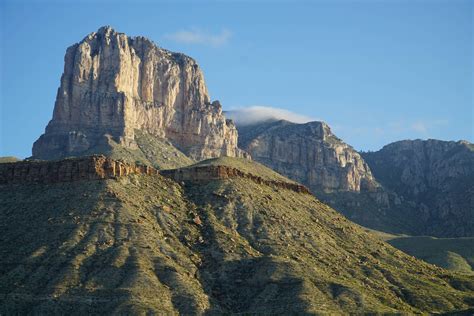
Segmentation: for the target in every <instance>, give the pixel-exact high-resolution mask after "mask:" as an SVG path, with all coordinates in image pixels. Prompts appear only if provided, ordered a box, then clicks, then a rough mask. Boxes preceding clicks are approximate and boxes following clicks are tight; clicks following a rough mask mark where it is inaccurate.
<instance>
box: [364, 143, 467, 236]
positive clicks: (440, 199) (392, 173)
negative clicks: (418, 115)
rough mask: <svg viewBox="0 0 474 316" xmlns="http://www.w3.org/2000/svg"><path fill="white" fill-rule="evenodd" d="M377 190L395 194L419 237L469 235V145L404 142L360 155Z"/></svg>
mask: <svg viewBox="0 0 474 316" xmlns="http://www.w3.org/2000/svg"><path fill="white" fill-rule="evenodd" d="M362 155H363V157H364V159H365V160H366V161H367V163H368V164H369V166H370V168H371V169H372V171H373V172H374V175H375V177H376V179H377V180H378V181H379V182H380V183H381V184H383V186H384V187H385V188H387V189H389V190H391V191H393V192H395V193H396V194H397V195H398V197H399V200H400V201H402V202H403V204H404V205H405V208H409V209H410V212H411V214H410V216H411V218H412V221H413V222H415V223H417V226H418V227H419V228H420V229H421V230H420V232H419V234H426V235H434V236H442V237H457V236H474V145H473V144H471V143H469V142H466V141H459V142H453V141H449V142H448V141H440V140H434V139H430V140H426V141H422V140H413V141H410V140H404V141H399V142H395V143H392V144H389V145H387V146H385V147H383V148H382V149H381V150H379V151H377V152H369V153H363V154H362Z"/></svg>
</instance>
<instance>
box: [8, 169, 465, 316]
mask: <svg viewBox="0 0 474 316" xmlns="http://www.w3.org/2000/svg"><path fill="white" fill-rule="evenodd" d="M226 164H227V166H226V167H227V168H231V167H232V168H235V167H237V166H239V165H242V164H246V165H247V166H246V167H245V168H246V169H247V171H250V170H254V172H255V173H256V174H255V176H254V177H242V176H240V175H233V176H229V177H226V178H213V179H209V180H206V179H199V180H197V181H193V179H189V181H184V182H182V183H180V184H178V183H176V182H174V181H172V180H170V179H167V178H165V177H163V176H161V175H158V174H154V175H146V174H133V173H130V174H128V175H127V176H116V177H111V178H106V179H102V180H81V181H68V182H56V183H42V184H39V183H35V182H34V181H29V182H23V183H20V182H17V183H13V184H2V185H1V186H0V199H1V200H2V204H1V205H0V225H1V229H2V242H1V243H0V254H1V256H0V269H1V270H0V314H16V313H21V314H23V313H36V314H52V313H61V314H65V313H67V314H85V313H111V312H115V313H150V312H159V313H165V314H169V313H181V314H204V313H208V314H222V313H265V314H275V313H286V314H287V313H349V312H359V313H360V312H364V313H368V312H397V311H399V312H405V313H415V312H422V311H423V312H445V311H455V310H457V311H459V310H466V309H468V308H469V307H472V306H474V278H473V277H469V276H465V275H464V276H463V275H456V274H453V273H450V272H448V271H446V270H443V269H440V268H437V267H435V266H432V265H429V264H426V263H423V262H421V261H419V260H416V259H414V258H412V257H411V256H407V255H405V254H404V253H402V252H400V251H398V250H396V249H394V248H393V247H391V246H390V245H388V244H386V243H384V242H382V241H380V240H379V239H378V238H376V237H375V236H372V235H371V234H367V233H366V232H365V231H364V230H363V229H362V228H360V227H359V226H357V225H355V224H353V223H351V222H350V221H348V220H347V219H345V218H344V217H342V216H341V215H339V214H338V213H337V212H336V211H334V210H333V209H331V208H330V207H328V206H327V205H324V204H323V203H321V202H320V201H318V200H317V199H315V198H314V197H313V196H312V195H311V194H308V193H304V192H296V191H294V190H292V189H287V188H285V187H283V186H277V185H276V183H277V182H270V180H268V181H267V182H262V181H260V180H258V179H261V178H263V177H265V175H264V174H259V173H258V169H259V167H254V166H252V164H253V163H252V162H250V161H242V160H239V161H237V162H236V164H235V165H233V164H232V161H229V160H227V162H226ZM200 167H202V166H200ZM130 170H132V171H133V170H135V169H133V168H131V169H130ZM137 170H138V169H137ZM140 170H141V169H140ZM255 170H257V171H255ZM132 171H131V172H132ZM176 172H179V170H178V171H176ZM226 174H227V175H229V174H230V173H226ZM245 174H247V173H245ZM168 176H170V174H168ZM24 179H34V178H32V177H24ZM282 181H283V180H282ZM278 183H280V182H278ZM289 188H294V187H293V186H289Z"/></svg>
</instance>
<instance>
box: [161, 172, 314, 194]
mask: <svg viewBox="0 0 474 316" xmlns="http://www.w3.org/2000/svg"><path fill="white" fill-rule="evenodd" d="M160 174H161V175H163V176H164V177H167V178H170V179H172V180H174V181H176V182H192V183H200V182H209V181H213V180H220V179H229V178H244V179H249V180H251V181H253V182H255V183H257V184H264V185H268V186H271V187H275V188H282V189H286V190H291V191H294V192H298V193H306V194H311V192H310V191H309V190H308V188H307V187H305V186H304V185H301V184H299V183H291V182H284V181H276V180H268V179H263V178H261V177H259V176H256V175H253V174H251V173H246V172H243V171H241V170H239V169H237V168H233V167H229V166H196V167H189V168H180V169H173V170H162V171H160Z"/></svg>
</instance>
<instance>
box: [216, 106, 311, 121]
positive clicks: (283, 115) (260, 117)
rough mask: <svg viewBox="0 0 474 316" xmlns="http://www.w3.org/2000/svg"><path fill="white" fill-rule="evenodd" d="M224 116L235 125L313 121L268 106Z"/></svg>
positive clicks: (227, 113) (230, 112)
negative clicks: (276, 121) (271, 121)
mask: <svg viewBox="0 0 474 316" xmlns="http://www.w3.org/2000/svg"><path fill="white" fill-rule="evenodd" d="M225 116H226V117H227V118H230V119H232V120H234V122H235V124H237V125H250V124H254V123H258V122H262V121H266V120H271V119H273V120H287V121H290V122H294V123H307V122H310V121H315V119H313V118H311V117H309V116H305V115H301V114H297V113H294V112H291V111H288V110H285V109H279V108H273V107H269V106H250V107H245V108H237V109H232V110H230V111H226V113H225Z"/></svg>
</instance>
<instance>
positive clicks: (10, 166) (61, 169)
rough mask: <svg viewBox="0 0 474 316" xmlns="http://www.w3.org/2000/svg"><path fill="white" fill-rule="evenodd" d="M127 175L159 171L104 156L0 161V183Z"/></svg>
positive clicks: (58, 180) (45, 181) (108, 177)
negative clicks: (57, 159)
mask: <svg viewBox="0 0 474 316" xmlns="http://www.w3.org/2000/svg"><path fill="white" fill-rule="evenodd" d="M130 174H146V175H153V174H155V175H156V174H158V170H156V169H154V168H153V167H150V166H144V165H136V164H132V163H126V162H123V161H117V160H113V159H111V158H108V157H105V156H89V157H80V158H73V159H65V160H59V161H21V162H12V163H3V164H0V185H2V184H11V183H17V184H25V183H58V182H71V181H79V180H100V179H112V178H116V177H122V176H127V175H130Z"/></svg>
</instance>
